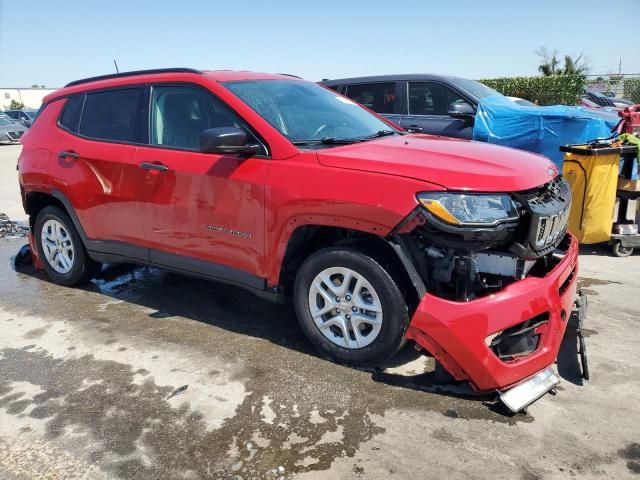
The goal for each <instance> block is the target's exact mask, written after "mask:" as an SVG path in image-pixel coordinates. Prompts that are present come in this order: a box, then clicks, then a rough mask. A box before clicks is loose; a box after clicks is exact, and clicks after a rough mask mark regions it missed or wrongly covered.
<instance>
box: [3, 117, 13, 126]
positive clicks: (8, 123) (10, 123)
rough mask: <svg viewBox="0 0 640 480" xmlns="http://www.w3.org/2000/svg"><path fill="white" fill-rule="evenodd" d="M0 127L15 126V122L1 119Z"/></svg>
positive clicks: (4, 118)
mask: <svg viewBox="0 0 640 480" xmlns="http://www.w3.org/2000/svg"><path fill="white" fill-rule="evenodd" d="M0 125H13V122H12V121H11V120H9V119H8V118H6V117H0Z"/></svg>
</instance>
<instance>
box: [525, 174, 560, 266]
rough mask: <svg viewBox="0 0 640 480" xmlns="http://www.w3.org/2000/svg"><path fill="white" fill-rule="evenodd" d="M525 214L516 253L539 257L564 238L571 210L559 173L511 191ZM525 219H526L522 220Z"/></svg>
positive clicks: (551, 249)
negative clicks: (528, 187)
mask: <svg viewBox="0 0 640 480" xmlns="http://www.w3.org/2000/svg"><path fill="white" fill-rule="evenodd" d="M514 196H515V197H516V199H517V200H518V201H519V203H520V204H521V205H522V206H523V208H524V210H525V211H526V213H527V215H526V216H527V217H528V218H529V220H528V222H529V224H528V229H527V231H526V233H525V238H524V239H523V241H522V242H521V243H519V247H520V248H519V250H521V251H520V252H518V253H519V254H521V255H523V256H525V257H532V258H536V257H541V256H543V255H546V254H548V253H549V252H551V251H553V250H554V249H555V248H556V247H557V246H558V244H559V243H560V242H561V241H562V239H563V238H564V235H565V233H566V231H567V224H568V222H569V212H570V211H571V187H570V186H569V183H568V182H567V181H566V180H565V179H564V178H563V177H561V176H557V177H556V178H554V179H553V180H552V181H551V182H549V183H547V184H545V185H543V186H542V187H540V188H537V189H534V190H529V191H527V192H520V193H518V194H516V195H514ZM524 221H526V220H524Z"/></svg>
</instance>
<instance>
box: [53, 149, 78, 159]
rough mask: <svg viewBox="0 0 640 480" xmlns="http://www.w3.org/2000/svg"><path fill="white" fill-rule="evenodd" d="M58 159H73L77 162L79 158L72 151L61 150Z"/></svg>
mask: <svg viewBox="0 0 640 480" xmlns="http://www.w3.org/2000/svg"><path fill="white" fill-rule="evenodd" d="M58 158H73V159H74V160H77V159H78V158H80V154H79V153H76V152H74V151H73V150H63V151H61V152H60V153H59V154H58Z"/></svg>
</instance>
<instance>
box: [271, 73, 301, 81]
mask: <svg viewBox="0 0 640 480" xmlns="http://www.w3.org/2000/svg"><path fill="white" fill-rule="evenodd" d="M277 75H284V76H285V77H293V78H299V79H300V80H302V79H303V78H302V77H299V76H298V75H294V74H293V73H278V74H277Z"/></svg>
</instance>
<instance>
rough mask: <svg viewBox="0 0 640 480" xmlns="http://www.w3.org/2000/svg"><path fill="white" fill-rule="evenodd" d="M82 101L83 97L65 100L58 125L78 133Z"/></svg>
mask: <svg viewBox="0 0 640 480" xmlns="http://www.w3.org/2000/svg"><path fill="white" fill-rule="evenodd" d="M83 100H84V95H78V96H75V97H69V98H67V101H66V102H65V104H64V108H63V110H62V115H60V125H61V126H63V127H64V128H66V129H67V130H69V131H71V132H74V133H77V132H78V124H79V123H80V112H81V111H82V101H83Z"/></svg>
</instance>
